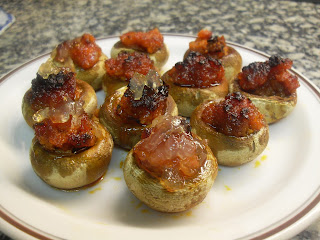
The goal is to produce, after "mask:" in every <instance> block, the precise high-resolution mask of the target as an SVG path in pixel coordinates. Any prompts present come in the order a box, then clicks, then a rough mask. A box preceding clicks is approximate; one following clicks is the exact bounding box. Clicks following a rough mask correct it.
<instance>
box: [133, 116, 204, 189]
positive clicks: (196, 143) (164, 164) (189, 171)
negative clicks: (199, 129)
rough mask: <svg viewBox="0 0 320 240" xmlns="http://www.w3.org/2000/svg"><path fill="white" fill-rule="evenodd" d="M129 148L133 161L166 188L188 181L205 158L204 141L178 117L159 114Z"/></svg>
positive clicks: (194, 176)
mask: <svg viewBox="0 0 320 240" xmlns="http://www.w3.org/2000/svg"><path fill="white" fill-rule="evenodd" d="M148 131H149V132H148V133H147V134H145V135H143V136H145V138H144V139H142V140H141V141H140V142H138V143H137V144H136V145H135V147H134V148H133V156H134V158H135V160H136V163H137V165H138V166H139V167H140V168H141V169H143V170H145V171H146V172H148V173H149V174H150V175H151V176H152V177H155V178H157V179H159V180H160V183H161V184H162V185H163V186H164V187H165V188H166V189H167V190H168V191H175V190H176V189H180V188H182V187H183V186H184V185H185V183H187V182H190V181H191V182H192V179H195V178H196V177H197V175H198V174H199V172H200V171H201V168H202V166H203V165H204V163H205V162H206V159H207V151H206V147H205V146H206V145H205V143H204V142H203V141H202V140H199V139H198V138H196V137H194V136H193V135H192V133H191V131H190V125H189V124H188V123H187V122H186V120H185V119H184V118H181V117H171V116H170V117H163V119H162V120H161V121H159V123H158V124H156V125H155V126H154V127H153V128H151V129H149V130H148Z"/></svg>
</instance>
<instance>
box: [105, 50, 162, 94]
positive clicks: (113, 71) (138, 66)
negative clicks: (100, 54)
mask: <svg viewBox="0 0 320 240" xmlns="http://www.w3.org/2000/svg"><path fill="white" fill-rule="evenodd" d="M105 68H106V74H105V76H104V78H103V81H102V88H103V90H104V91H105V93H106V95H107V96H110V95H111V94H112V93H113V92H114V91H115V90H117V89H119V88H121V87H124V86H127V85H128V83H129V81H130V79H131V78H132V77H133V74H134V73H140V74H143V75H147V74H148V72H149V71H150V70H155V71H157V69H156V67H155V66H154V63H153V61H152V60H151V59H150V58H149V56H148V55H146V54H143V53H140V52H126V51H123V52H120V53H119V54H118V55H117V57H116V58H110V59H107V60H106V61H105Z"/></svg>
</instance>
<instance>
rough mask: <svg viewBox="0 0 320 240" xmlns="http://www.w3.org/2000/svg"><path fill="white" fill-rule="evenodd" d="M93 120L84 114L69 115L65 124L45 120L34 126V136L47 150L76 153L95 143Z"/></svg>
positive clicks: (48, 119)
mask: <svg viewBox="0 0 320 240" xmlns="http://www.w3.org/2000/svg"><path fill="white" fill-rule="evenodd" d="M93 125H94V123H93V120H91V119H90V118H89V116H88V115H87V114H86V113H83V114H81V115H79V116H73V115H70V117H69V119H68V121H66V122H54V121H53V120H52V119H51V118H46V119H45V120H43V121H42V122H40V123H36V124H35V125H34V130H35V136H36V138H37V139H38V141H39V142H40V144H41V145H42V146H43V147H44V148H46V149H47V150H56V149H60V150H63V151H67V150H71V151H77V150H79V149H82V148H88V147H91V146H93V145H94V144H95V143H96V136H95V134H94V129H93Z"/></svg>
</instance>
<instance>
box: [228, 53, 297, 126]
mask: <svg viewBox="0 0 320 240" xmlns="http://www.w3.org/2000/svg"><path fill="white" fill-rule="evenodd" d="M291 67H292V61H291V60H290V59H288V58H282V57H280V56H279V55H273V56H271V57H270V58H269V59H268V60H267V61H265V62H254V63H251V64H249V65H248V66H245V67H243V68H242V72H240V73H239V75H238V77H237V78H236V79H235V80H234V81H233V82H232V84H231V90H232V91H240V92H241V93H242V94H243V95H245V96H247V97H248V98H250V99H251V101H252V102H253V103H254V104H255V105H256V106H257V107H258V108H259V110H260V112H261V113H262V114H264V116H265V118H266V120H267V122H268V123H269V124H270V123H274V122H277V121H279V120H280V119H282V118H284V117H286V116H288V115H289V114H290V113H291V112H292V110H293V109H294V107H295V105H296V103H297V91H296V89H297V88H298V87H299V86H300V84H299V81H298V77H297V76H296V75H294V74H292V73H291V72H290V71H289V70H290V69H291Z"/></svg>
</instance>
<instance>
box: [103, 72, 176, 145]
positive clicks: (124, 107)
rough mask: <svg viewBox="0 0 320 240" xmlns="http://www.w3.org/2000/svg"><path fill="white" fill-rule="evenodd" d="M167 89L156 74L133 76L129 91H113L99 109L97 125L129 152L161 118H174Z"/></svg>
mask: <svg viewBox="0 0 320 240" xmlns="http://www.w3.org/2000/svg"><path fill="white" fill-rule="evenodd" d="M177 114H178V110H177V106H176V104H175V102H174V100H173V98H172V97H171V96H170V95H169V94H168V86H167V85H166V84H163V82H162V80H161V79H160V77H159V75H158V73H157V72H155V71H153V70H150V72H149V73H148V74H147V75H142V74H138V73H135V74H134V76H133V78H132V79H131V80H130V83H129V85H128V87H122V88H120V89H118V90H116V91H115V92H114V93H113V94H112V95H110V96H109V97H107V98H106V100H105V102H104V104H103V105H102V106H101V108H100V113H99V116H100V122H101V123H102V124H103V125H104V126H105V127H106V128H107V129H108V131H109V132H110V133H111V135H112V136H113V139H114V142H115V143H116V144H118V145H119V146H121V147H123V148H126V149H131V148H132V147H133V146H134V145H135V144H136V143H137V142H138V141H139V140H140V136H141V133H142V130H143V129H144V128H145V127H146V126H147V125H149V124H151V123H152V121H153V120H154V119H155V118H156V117H158V116H161V115H177Z"/></svg>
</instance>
